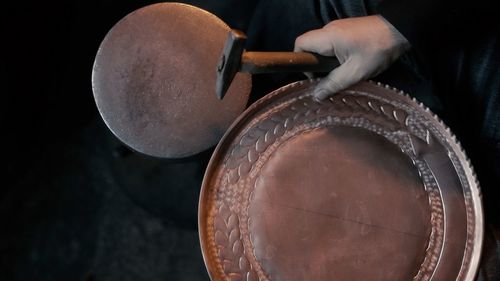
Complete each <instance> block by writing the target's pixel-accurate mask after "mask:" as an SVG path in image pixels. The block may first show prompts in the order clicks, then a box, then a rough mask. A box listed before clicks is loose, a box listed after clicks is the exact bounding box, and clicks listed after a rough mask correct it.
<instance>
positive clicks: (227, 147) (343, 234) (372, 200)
mask: <svg viewBox="0 0 500 281" xmlns="http://www.w3.org/2000/svg"><path fill="white" fill-rule="evenodd" d="M316 84H317V80H308V81H301V82H297V83H293V84H290V85H288V86H285V87H283V88H281V89H278V90H276V91H275V92H273V93H271V94H269V95H267V96H265V97H264V98H263V99H261V100H259V101H257V102H256V103H255V104H253V105H252V106H251V107H250V108H249V109H247V110H246V111H245V112H244V113H243V114H242V115H241V116H240V117H239V118H238V120H237V121H236V122H235V123H234V124H233V125H232V126H231V128H230V129H229V130H228V132H227V133H226V134H225V136H224V137H223V139H222V140H221V142H220V143H219V145H218V146H217V148H216V150H215V152H214V154H213V156H212V159H211V161H210V164H209V166H208V168H207V171H206V173H205V178H204V182H203V186H202V192H201V195H200V205H199V231H200V240H201V247H202V251H203V255H204V259H205V263H206V266H207V268H208V271H209V274H210V277H211V279H212V280H213V281H219V280H220V281H222V280H248V281H253V280H255V281H257V280H260V281H265V280H289V281H294V280H316V281H321V280H336V281H351V280H372V281H376V280H383V281H385V280H403V281H407V280H433V281H438V280H439V281H449V280H459V281H461V280H467V281H472V280H474V278H475V276H476V272H477V269H478V264H479V258H480V253H481V247H482V243H483V227H484V225H483V224H484V222H483V213H482V203H481V199H480V191H479V186H478V183H477V181H476V178H475V175H474V172H473V170H472V167H471V166H470V163H469V161H468V159H467V158H466V156H465V154H464V152H463V151H462V149H461V147H460V145H459V144H458V143H457V141H456V139H455V138H454V136H453V135H452V133H451V132H450V131H449V129H447V128H446V126H445V125H444V124H443V123H442V122H441V121H439V120H438V118H437V117H436V116H435V115H434V114H432V113H431V112H430V111H429V110H428V109H426V108H424V107H423V106H422V105H421V104H420V105H419V104H418V103H417V102H416V101H415V100H412V99H410V98H409V97H408V96H406V95H404V94H403V93H401V92H399V91H397V90H395V89H393V88H389V87H387V86H384V85H381V84H375V83H372V82H362V83H360V84H358V85H355V86H353V87H351V88H349V89H347V90H345V91H342V92H340V93H338V94H336V95H334V96H332V97H330V98H329V99H327V100H325V101H316V100H314V99H313V97H312V92H313V89H314V87H315V85H316Z"/></svg>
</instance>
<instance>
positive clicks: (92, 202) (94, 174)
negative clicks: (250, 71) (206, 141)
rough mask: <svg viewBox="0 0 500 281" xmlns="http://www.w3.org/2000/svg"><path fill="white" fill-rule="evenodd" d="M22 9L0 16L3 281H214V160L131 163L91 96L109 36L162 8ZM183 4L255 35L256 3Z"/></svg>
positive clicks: (90, 0) (79, 2) (133, 4)
mask: <svg viewBox="0 0 500 281" xmlns="http://www.w3.org/2000/svg"><path fill="white" fill-rule="evenodd" d="M18 2H19V3H17V4H15V5H13V6H9V7H7V6H3V7H2V8H1V11H2V16H1V20H2V22H1V29H2V33H1V34H2V40H1V45H2V50H3V52H2V59H1V60H0V61H1V65H0V66H1V72H0V74H1V77H2V78H1V81H2V83H1V87H2V88H1V92H2V95H1V97H2V102H1V104H2V131H3V133H2V140H3V142H2V143H3V155H4V157H3V159H4V163H5V164H4V165H2V166H3V167H4V168H2V170H3V171H4V172H3V173H2V174H3V175H6V179H7V180H6V181H4V182H3V183H2V184H1V186H2V188H1V189H0V280H135V281H137V280H208V275H207V273H206V270H205V266H204V264H203V260H202V255H201V251H200V247H199V242H198V234H197V218H196V214H197V204H198V194H199V187H200V182H201V177H202V175H203V172H204V165H205V162H206V160H207V158H208V156H209V155H210V154H209V152H207V153H205V154H204V155H201V156H200V157H198V158H197V159H192V160H189V161H184V162H179V163H171V162H168V161H165V160H159V159H154V158H149V157H144V156H141V155H138V154H135V153H132V152H130V151H129V150H128V149H126V148H125V147H124V146H122V145H121V144H120V143H118V142H117V141H116V139H115V138H114V137H113V136H112V135H111V133H110V132H109V131H108V130H107V128H106V127H105V125H104V124H103V122H102V120H101V118H100V117H99V115H98V112H97V110H96V106H95V103H94V100H93V96H92V89H91V83H90V77H91V71H92V64H93V60H94V56H95V54H96V52H97V48H98V46H99V44H100V42H101V40H102V39H103V38H104V36H105V34H106V33H107V31H108V30H109V29H110V28H111V27H112V26H113V25H114V24H115V23H116V22H117V21H118V20H119V19H121V18H122V17H124V16H125V15H127V14H128V13H130V12H132V11H133V10H135V9H138V8H140V7H143V6H145V5H148V4H151V3H155V2H159V1H116V0H101V1H95V0H68V1H64V2H54V1H28V2H26V1H18ZM184 2H188V3H192V4H194V5H196V6H199V7H202V8H206V9H208V10H210V11H212V12H214V13H216V14H218V15H220V16H221V17H224V19H225V20H226V21H227V22H228V23H230V24H231V25H232V26H234V27H237V28H240V29H245V26H246V24H247V22H248V20H249V17H250V15H251V13H252V11H253V8H254V7H255V4H256V2H257V1H241V0H229V1H218V0H213V1H203V0H198V1H184ZM2 5H4V4H2Z"/></svg>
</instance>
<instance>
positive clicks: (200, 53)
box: [92, 3, 251, 158]
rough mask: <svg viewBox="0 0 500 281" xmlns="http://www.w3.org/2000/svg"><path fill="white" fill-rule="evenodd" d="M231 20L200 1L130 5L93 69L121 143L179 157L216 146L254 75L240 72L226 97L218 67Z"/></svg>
mask: <svg viewBox="0 0 500 281" xmlns="http://www.w3.org/2000/svg"><path fill="white" fill-rule="evenodd" d="M229 30H230V29H229V27H228V26H227V25H226V24H225V23H224V22H222V21H221V20H220V19H218V18H217V17H215V16H214V15H212V14H210V13H208V12H206V11H204V10H201V9H199V8H196V7H193V6H189V5H185V4H179V3H161V4H154V5H150V6H147V7H144V8H141V9H139V10H136V11H134V12H132V13H131V14H129V15H127V16H126V17H125V18H123V19H122V20H121V21H120V22H118V23H117V24H116V25H115V26H114V27H113V28H112V29H111V30H110V31H109V33H108V34H107V35H106V37H105V38H104V40H103V42H102V44H101V46H100V47H99V51H98V53H97V56H96V59H95V63H94V69H93V73H92V85H93V91H94V97H95V100H96V103H97V107H98V108H99V112H100V113H101V115H102V118H103V119H104V121H105V122H106V124H107V125H108V127H109V128H110V129H111V131H112V132H113V133H114V134H115V135H116V136H117V137H118V138H119V139H120V140H121V141H123V142H124V143H125V144H126V145H128V146H130V147H131V148H133V149H134V150H136V151H139V152H142V153H144V154H148V155H152V156H157V157H165V158H181V157H186V156H191V155H193V154H196V153H198V152H201V151H203V150H205V149H207V148H209V147H211V146H213V145H215V144H216V143H217V142H218V141H219V140H220V138H221V137H222V135H223V134H224V132H225V131H226V129H227V128H228V127H229V125H231V123H232V122H233V121H234V119H236V117H237V116H238V115H239V114H240V113H241V112H243V110H244V109H245V106H246V103H247V101H248V95H249V93H250V88H251V82H250V75H249V74H242V73H240V74H238V75H237V76H236V77H235V79H234V81H233V83H232V84H231V87H230V88H229V91H228V96H227V97H226V98H224V100H223V101H221V100H218V99H217V97H216V96H215V92H214V89H215V80H216V66H217V62H218V56H219V55H220V54H221V53H222V50H223V48H224V44H225V42H226V39H227V34H228V32H229Z"/></svg>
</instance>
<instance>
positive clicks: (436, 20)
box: [377, 0, 483, 51]
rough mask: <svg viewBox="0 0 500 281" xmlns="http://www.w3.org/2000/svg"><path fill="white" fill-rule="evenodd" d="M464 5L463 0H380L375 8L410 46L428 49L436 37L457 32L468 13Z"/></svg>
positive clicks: (433, 43)
mask: <svg viewBox="0 0 500 281" xmlns="http://www.w3.org/2000/svg"><path fill="white" fill-rule="evenodd" d="M476 1H479V2H481V1H483V0H476ZM467 8H469V7H467V5H466V3H465V1H463V0H454V1H450V0H382V1H381V3H380V4H379V6H378V8H377V12H378V13H379V14H380V15H382V16H383V17H384V18H385V19H386V20H387V21H388V22H390V23H391V24H392V25H393V26H394V27H395V28H396V29H397V30H398V31H399V32H400V33H401V34H403V36H405V37H406V39H407V40H408V41H409V42H410V44H411V45H412V46H413V47H415V48H416V49H418V50H420V51H429V49H430V48H431V46H432V45H435V44H436V40H438V42H439V41H443V38H444V37H446V38H451V37H459V36H460V32H461V31H463V28H464V27H466V24H467V22H468V21H469V19H470V16H471V13H468V9H467ZM472 10H474V8H473V9H472ZM443 36H444V37H443Z"/></svg>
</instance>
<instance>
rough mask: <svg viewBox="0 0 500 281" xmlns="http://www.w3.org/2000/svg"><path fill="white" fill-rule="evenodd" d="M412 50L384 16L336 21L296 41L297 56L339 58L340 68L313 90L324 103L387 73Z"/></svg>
mask: <svg viewBox="0 0 500 281" xmlns="http://www.w3.org/2000/svg"><path fill="white" fill-rule="evenodd" d="M409 47H410V44H409V42H408V41H407V40H406V38H404V36H403V35H402V34H401V33H399V32H398V31H397V30H396V29H395V28H394V27H393V26H392V25H391V24H390V23H389V22H387V21H386V20H385V19H384V18H383V17H382V16H378V15H374V16H365V17H357V18H346V19H340V20H334V21H332V22H330V23H329V24H327V25H325V26H324V27H323V28H321V29H316V30H312V31H309V32H307V33H304V34H303V35H301V36H299V37H297V39H296V40H295V48H294V51H296V52H302V51H306V52H313V53H318V54H320V55H323V56H336V57H337V59H338V60H339V62H340V63H341V65H340V66H339V67H337V68H335V69H334V70H332V71H331V72H330V73H329V74H328V76H327V77H325V78H323V79H322V80H321V81H320V82H319V84H318V85H317V86H316V88H315V89H314V97H315V98H316V99H319V100H322V99H325V98H327V97H328V96H330V95H332V94H334V93H336V92H339V91H341V90H343V89H345V88H348V87H349V86H351V85H354V84H356V83H357V82H359V81H362V80H365V79H369V78H372V77H374V76H376V75H377V74H379V73H381V72H382V71H384V70H386V69H387V68H388V67H389V66H390V65H391V64H392V63H393V62H394V61H395V60H397V59H398V58H399V57H400V56H401V55H402V54H403V53H404V52H406V51H407V50H408V49H409Z"/></svg>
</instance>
